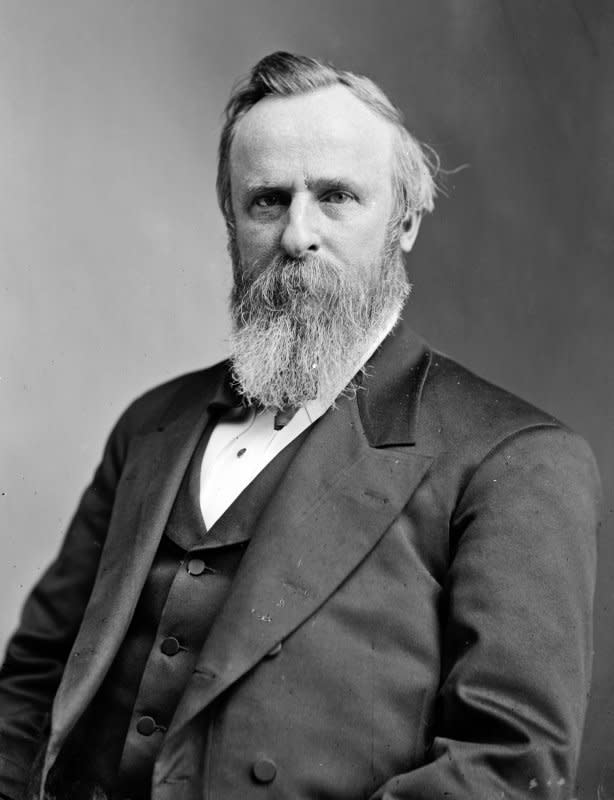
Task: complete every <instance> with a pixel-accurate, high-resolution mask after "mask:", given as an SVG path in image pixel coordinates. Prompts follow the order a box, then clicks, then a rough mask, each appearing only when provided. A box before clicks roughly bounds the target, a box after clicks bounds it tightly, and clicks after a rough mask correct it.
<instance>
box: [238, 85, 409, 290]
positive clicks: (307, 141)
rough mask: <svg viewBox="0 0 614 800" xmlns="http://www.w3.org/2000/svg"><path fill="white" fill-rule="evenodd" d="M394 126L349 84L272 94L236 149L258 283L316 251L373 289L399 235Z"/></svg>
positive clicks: (244, 263) (246, 259)
mask: <svg viewBox="0 0 614 800" xmlns="http://www.w3.org/2000/svg"><path fill="white" fill-rule="evenodd" d="M393 142H394V129H393V127H392V125H390V124H389V123H388V122H386V121H385V120H383V119H381V118H380V117H378V116H377V115H376V114H375V113H374V112H372V111H371V110H370V109H369V108H368V107H367V106H366V105H365V104H364V103H362V102H361V101H360V100H358V99H357V98H356V97H354V95H353V94H352V93H351V92H350V91H349V90H348V89H346V88H345V87H343V86H334V87H330V88H326V89H320V90H317V91H314V92H311V93H309V94H305V95H298V96H295V97H270V98H265V99H264V100H261V101H260V102H259V103H257V104H256V105H255V106H254V107H253V108H252V109H250V111H249V112H248V113H247V114H246V115H245V117H244V118H243V119H242V120H241V121H240V122H239V124H238V127H237V130H236V132H235V137H234V140H233V143H232V147H231V152H230V176H231V194H232V207H233V213H234V217H235V225H236V242H235V247H236V251H237V255H238V257H239V259H240V262H241V269H242V270H244V271H246V273H248V274H249V275H250V277H255V276H254V275H252V274H251V273H253V272H254V271H255V272H258V271H259V270H260V268H262V266H265V265H266V264H268V263H269V262H270V261H271V259H272V258H274V257H275V256H278V255H280V254H281V255H286V256H290V257H294V258H296V257H309V255H310V254H312V255H314V254H317V255H318V256H320V257H321V258H323V259H326V260H328V261H332V262H333V263H335V264H336V265H337V266H338V268H339V269H340V270H341V271H343V272H344V273H346V276H347V277H350V275H355V276H356V278H357V279H359V280H361V281H366V282H367V283H368V284H369V285H371V286H373V284H374V283H375V282H376V281H377V280H378V277H379V267H380V262H381V257H382V253H383V251H384V247H385V245H386V243H387V239H388V238H389V236H390V231H389V221H390V219H391V216H392V213H393V208H394V198H393V188H392V164H393Z"/></svg>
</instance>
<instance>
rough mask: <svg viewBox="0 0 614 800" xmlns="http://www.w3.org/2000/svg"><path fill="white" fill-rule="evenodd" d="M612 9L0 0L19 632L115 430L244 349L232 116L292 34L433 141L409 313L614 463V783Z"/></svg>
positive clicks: (10, 525) (608, 644) (598, 769)
mask: <svg viewBox="0 0 614 800" xmlns="http://www.w3.org/2000/svg"><path fill="white" fill-rule="evenodd" d="M612 17H613V14H612V5H611V4H610V5H609V9H608V6H607V4H605V3H604V4H603V5H602V4H601V3H600V2H598V0H588V2H582V0H576V2H573V1H572V0H557V2H554V0H552V2H545V1H544V2H540V1H539V0H507V2H503V0H442V1H441V2H433V1H431V0H406V1H405V2H403V1H402V0H398V2H393V1H392V0H378V1H377V2H375V1H372V2H369V1H368V0H336V2H335V0H310V2H304V1H303V2H298V0H285V2H282V0H244V2H238V1H237V0H219V2H214V1H213V0H210V1H209V2H207V0H200V1H198V0H174V2H172V3H171V2H167V0H132V1H131V2H129V1H128V0H108V1H107V2H104V3H102V2H99V0H72V1H71V0H59V1H58V2H54V3H47V2H45V0H30V1H29V2H28V1H24V0H0V270H1V275H2V283H1V294H0V297H1V305H2V307H1V309H0V347H1V349H2V362H1V364H2V366H1V373H0V379H1V380H0V398H1V399H0V402H1V404H2V407H1V408H0V420H1V422H0V425H1V426H2V461H1V475H0V481H1V487H0V489H1V497H0V501H1V502H0V509H1V514H2V528H1V530H2V534H1V535H2V556H3V558H2V560H1V561H0V592H1V595H0V596H1V600H2V601H1V603H0V641H2V642H4V641H5V639H6V636H7V635H8V633H9V631H10V629H11V628H12V627H13V626H14V624H15V620H16V615H17V609H18V605H19V603H20V601H21V599H22V597H23V594H24V591H25V590H26V589H27V588H28V587H29V586H30V585H31V583H32V582H33V580H34V579H35V578H36V576H37V575H39V574H40V571H41V570H42V569H43V567H44V565H45V564H46V562H47V561H48V559H49V558H50V557H51V555H52V554H53V553H54V552H55V550H56V549H57V547H58V545H59V542H60V537H61V534H62V531H63V529H64V527H65V525H66V523H67V521H68V519H69V516H70V514H71V513H72V510H73V508H74V506H75V503H76V500H77V497H78V495H79V493H80V491H81V489H82V488H83V486H84V484H85V482H86V480H87V479H88V478H89V475H90V474H91V472H92V470H93V468H94V465H95V462H96V460H97V458H98V456H99V453H100V450H101V447H102V444H103V441H104V438H105V436H106V434H107V432H108V430H109V428H110V426H111V424H112V422H113V421H114V419H115V418H116V417H117V415H118V414H119V413H120V411H121V410H122V408H123V407H124V406H125V405H126V404H127V403H128V402H129V401H130V400H131V398H133V397H134V396H135V395H136V394H137V393H139V392H141V391H143V390H145V389H146V388H147V387H149V386H151V385H152V384H154V383H156V382H159V381H161V380H164V379H166V378H169V377H171V376H173V375H176V374H177V373H179V372H182V371H185V370H190V369H195V368H198V367H200V366H202V365H204V364H208V363H211V362H213V361H215V360H217V359H218V358H220V357H221V356H222V355H223V354H224V353H225V337H226V335H227V332H228V327H227V322H226V316H225V303H226V296H227V293H228V289H229V277H228V265H227V258H226V253H225V236H224V229H223V225H222V222H221V219H220V216H219V214H218V212H217V209H216V205H215V196H214V189H213V185H214V175H215V168H214V161H215V148H216V141H217V136H218V132H219V127H220V113H221V110H222V107H223V104H224V102H225V100H226V98H227V96H228V92H229V90H230V88H231V85H232V83H233V81H234V79H235V78H236V76H238V75H240V74H242V73H245V72H246V71H247V70H248V68H249V67H250V66H251V65H252V64H253V63H254V62H255V61H256V60H257V59H258V58H259V57H261V56H262V55H264V54H265V53H267V52H269V51H271V50H273V49H280V48H283V49H290V50H297V51H299V52H307V53H310V54H315V55H317V56H320V57H323V58H328V59H331V60H334V61H335V62H336V63H338V64H339V65H342V66H346V67H348V68H350V69H354V70H357V71H364V72H367V73H368V74H370V75H371V76H373V77H374V78H375V79H376V80H377V81H378V82H380V83H381V84H382V86H383V87H384V88H385V89H387V90H388V91H389V93H390V94H391V95H392V97H393V98H395V99H396V100H397V102H398V103H399V104H400V105H401V106H402V108H403V109H404V111H405V113H406V116H407V120H408V123H409V126H410V128H412V129H413V130H414V131H415V132H416V133H417V135H418V136H419V137H420V138H421V139H423V140H426V141H427V142H429V143H430V144H431V145H433V146H434V147H435V148H436V149H437V150H438V151H439V153H440V155H441V157H442V160H443V163H444V165H445V166H446V167H447V168H448V169H450V170H453V169H455V168H458V167H463V168H462V169H459V170H458V171H456V172H455V173H454V174H452V175H450V176H449V178H448V181H447V183H448V197H442V198H441V199H440V202H439V204H438V208H437V212H436V214H435V215H434V216H433V217H431V218H429V219H428V220H426V222H425V224H423V228H422V233H421V237H420V238H419V240H418V245H417V247H416V249H415V251H414V253H413V254H412V256H411V259H410V262H409V269H410V272H411V276H412V281H413V283H414V285H415V290H414V295H413V298H412V300H411V305H410V307H409V311H408V314H409V315H410V317H411V318H412V320H413V323H414V326H415V327H416V328H417V329H418V330H419V331H421V332H422V333H423V334H424V335H426V336H427V337H428V338H429V339H430V341H431V342H432V343H433V344H435V345H436V346H438V347H439V348H442V349H443V350H445V351H447V352H448V353H450V354H451V355H453V356H454V357H456V358H458V359H460V360H461V361H464V362H465V363H466V364H468V365H469V366H470V367H472V368H473V369H474V370H475V371H477V372H479V373H481V374H482V375H484V376H486V377H487V378H489V379H491V380H493V381H495V382H497V383H500V384H502V385H504V386H505V387H507V388H509V389H511V390H513V391H515V392H517V393H519V394H521V395H523V396H525V397H527V398H528V399H529V400H531V401H533V402H534V403H536V404H537V405H539V406H541V407H543V408H545V409H547V410H548V411H550V412H552V413H553V414H555V415H556V416H558V417H560V418H562V419H563V420H564V421H566V422H567V423H569V424H570V425H571V426H572V427H574V428H575V429H577V430H578V431H580V432H581V433H583V434H584V435H585V436H586V437H587V438H588V440H589V441H590V442H591V444H592V445H593V448H594V449H595V452H596V454H597V457H598V460H599V462H600V465H601V469H602V473H603V477H604V486H605V498H606V502H605V505H604V514H605V520H606V522H605V526H604V529H603V531H602V535H601V543H600V556H601V567H600V584H599V588H598V594H597V602H596V621H597V628H596V655H595V671H594V676H595V677H594V688H593V691H592V698H591V705H590V709H589V716H588V721H587V727H586V735H585V746H584V752H583V757H582V764H581V770H580V782H579V789H578V797H579V798H581V800H588V799H589V798H599V800H608V798H614V757H613V754H614V716H613V715H614V678H613V677H612V667H613V664H614V657H613V650H614V631H613V630H612V629H613V627H614V626H613V625H612V623H611V611H612V609H614V603H613V595H614V581H613V580H612V578H611V576H612V573H613V567H614V545H613V543H612V533H613V530H612V528H613V525H612V521H613V514H612V499H611V497H612V486H613V484H614V455H613V447H612V445H613V427H614V426H613V413H612V409H613V404H614V391H613V383H614V377H613V374H614V369H613V367H614V365H613V363H612V341H613V338H612V332H613V322H612V317H613V314H612V299H613V297H614V292H613V281H612V253H613V251H614V246H613V242H614V234H613V230H614V226H613V222H614V219H613V214H612V210H611V206H612V195H611V190H612V183H613V182H612V177H613V171H614V168H613V163H614V159H613V156H612V140H613V134H614V117H613V111H612V106H613V102H612V99H611V98H612V96H614V84H613V83H612V80H611V78H612V73H611V71H610V73H609V74H608V68H609V67H610V68H611V62H610V64H608V63H607V60H608V58H609V54H610V52H611V51H612V50H614V24H613V23H614V20H613V18H612Z"/></svg>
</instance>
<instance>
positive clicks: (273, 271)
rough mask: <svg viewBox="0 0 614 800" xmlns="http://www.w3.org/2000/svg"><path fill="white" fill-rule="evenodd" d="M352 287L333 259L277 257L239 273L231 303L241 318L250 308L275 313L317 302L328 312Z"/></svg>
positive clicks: (282, 255) (316, 256)
mask: <svg viewBox="0 0 614 800" xmlns="http://www.w3.org/2000/svg"><path fill="white" fill-rule="evenodd" d="M349 288H350V286H348V278H347V276H344V274H343V272H342V270H341V269H340V268H339V266H338V265H337V264H336V263H335V262H334V261H332V260H331V259H327V258H322V257H321V256H319V255H312V254H311V255H308V256H301V257H298V258H293V257H291V256H287V255H284V254H278V255H276V256H274V257H273V258H272V259H271V260H270V261H269V262H268V263H267V264H266V265H262V266H259V265H253V267H252V269H249V270H245V269H244V270H240V272H239V275H238V279H237V280H235V285H234V287H233V292H232V301H233V306H234V308H235V310H239V309H241V310H242V312H243V314H242V316H243V315H244V314H245V313H246V312H247V310H248V309H249V308H254V307H257V308H259V309H260V310H264V311H267V312H276V311H281V310H284V309H286V310H287V309H288V308H289V307H294V306H295V305H296V304H297V303H299V304H303V303H304V301H305V300H313V301H316V302H317V303H318V306H319V308H320V311H321V312H325V311H326V310H327V308H330V307H332V305H333V303H335V302H338V300H339V297H340V296H343V294H344V293H345V292H347V290H348V289H349ZM352 289H355V287H352ZM248 318H249V317H248Z"/></svg>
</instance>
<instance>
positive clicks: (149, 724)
mask: <svg viewBox="0 0 614 800" xmlns="http://www.w3.org/2000/svg"><path fill="white" fill-rule="evenodd" d="M157 727H158V726H157V725H156V721H155V719H154V718H153V717H141V718H140V719H139V721H138V722H137V723H136V729H137V731H138V732H139V733H140V734H141V735H142V736H151V734H152V733H153V732H154V731H155V730H156V728H157Z"/></svg>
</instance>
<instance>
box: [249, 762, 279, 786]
mask: <svg viewBox="0 0 614 800" xmlns="http://www.w3.org/2000/svg"><path fill="white" fill-rule="evenodd" d="M252 775H253V776H254V778H255V779H256V780H257V781H258V783H271V782H272V781H274V780H275V776H276V775H277V765H276V764H275V762H274V761H271V759H270V758H259V759H258V761H254V764H253V766H252Z"/></svg>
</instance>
